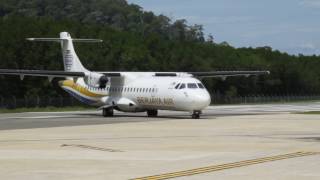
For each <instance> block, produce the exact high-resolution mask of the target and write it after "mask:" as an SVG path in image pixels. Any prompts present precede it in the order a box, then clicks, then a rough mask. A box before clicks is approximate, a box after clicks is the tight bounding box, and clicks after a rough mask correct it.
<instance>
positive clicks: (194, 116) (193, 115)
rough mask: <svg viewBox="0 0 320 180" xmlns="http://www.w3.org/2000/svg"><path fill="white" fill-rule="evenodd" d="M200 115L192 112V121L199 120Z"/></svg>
mask: <svg viewBox="0 0 320 180" xmlns="http://www.w3.org/2000/svg"><path fill="white" fill-rule="evenodd" d="M200 114H201V111H193V113H192V116H191V117H192V119H199V118H200Z"/></svg>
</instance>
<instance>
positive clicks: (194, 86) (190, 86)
mask: <svg viewBox="0 0 320 180" xmlns="http://www.w3.org/2000/svg"><path fill="white" fill-rule="evenodd" d="M188 88H189V89H197V88H198V86H197V84H196V83H188Z"/></svg>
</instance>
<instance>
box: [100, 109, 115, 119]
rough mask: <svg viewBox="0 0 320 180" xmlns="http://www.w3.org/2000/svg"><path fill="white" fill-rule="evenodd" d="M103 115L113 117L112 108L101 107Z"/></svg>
mask: <svg viewBox="0 0 320 180" xmlns="http://www.w3.org/2000/svg"><path fill="white" fill-rule="evenodd" d="M102 116H103V117H113V108H103V109H102Z"/></svg>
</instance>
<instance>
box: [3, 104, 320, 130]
mask: <svg viewBox="0 0 320 180" xmlns="http://www.w3.org/2000/svg"><path fill="white" fill-rule="evenodd" d="M306 111H320V103H319V102H314V103H294V104H266V105H224V106H210V107H208V108H207V109H206V110H204V111H203V114H202V119H214V118H217V117H223V116H236V115H258V114H279V113H294V112H306ZM189 118H190V113H188V112H176V111H160V113H159V117H158V118H148V117H146V113H122V112H116V113H115V117H113V118H104V117H102V116H101V112H100V111H84V112H35V113H34V112H33V113H17V114H1V115H0V130H10V129H32V128H49V127H65V126H84V125H99V124H100V125H103V124H113V123H130V122H145V121H147V122H148V121H165V120H178V119H189Z"/></svg>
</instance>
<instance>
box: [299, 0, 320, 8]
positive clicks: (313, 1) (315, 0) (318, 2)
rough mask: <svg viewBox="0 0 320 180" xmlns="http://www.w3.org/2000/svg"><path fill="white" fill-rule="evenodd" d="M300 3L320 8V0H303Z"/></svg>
mask: <svg viewBox="0 0 320 180" xmlns="http://www.w3.org/2000/svg"><path fill="white" fill-rule="evenodd" d="M300 4H301V5H303V6H306V7H312V8H320V0H301V1H300Z"/></svg>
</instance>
